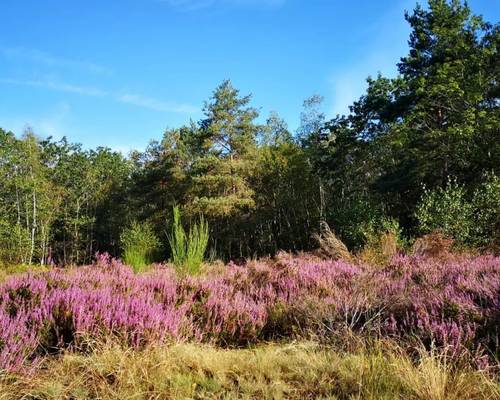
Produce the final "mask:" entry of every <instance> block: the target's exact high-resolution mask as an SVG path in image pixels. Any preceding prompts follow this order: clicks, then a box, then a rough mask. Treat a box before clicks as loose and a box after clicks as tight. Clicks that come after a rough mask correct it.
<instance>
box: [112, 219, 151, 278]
mask: <svg viewBox="0 0 500 400" xmlns="http://www.w3.org/2000/svg"><path fill="white" fill-rule="evenodd" d="M120 240H121V245H122V248H123V262H124V263H125V264H127V265H130V266H131V267H132V268H133V269H134V271H135V272H140V271H142V270H144V269H145V267H146V266H147V265H149V264H150V263H151V262H153V261H154V256H155V253H156V252H157V250H158V248H159V246H160V241H159V240H158V238H157V237H156V235H155V233H154V231H153V228H152V227H151V225H149V224H147V223H143V224H140V223H138V222H135V221H134V222H132V224H131V225H130V227H128V228H127V229H125V230H124V231H123V232H122V234H121V236H120Z"/></svg>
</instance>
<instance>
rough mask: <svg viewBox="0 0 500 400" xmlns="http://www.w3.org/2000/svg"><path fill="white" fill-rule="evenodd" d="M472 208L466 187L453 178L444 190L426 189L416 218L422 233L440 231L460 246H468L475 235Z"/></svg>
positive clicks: (416, 212)
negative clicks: (466, 194) (472, 235)
mask: <svg viewBox="0 0 500 400" xmlns="http://www.w3.org/2000/svg"><path fill="white" fill-rule="evenodd" d="M472 216H473V208H472V205H471V203H470V202H469V201H467V199H466V196H465V188H464V187H463V186H462V185H459V184H458V183H457V182H456V181H455V180H452V179H450V180H449V181H448V183H447V184H446V187H444V188H438V189H435V190H428V189H424V195H423V196H422V200H421V201H420V203H419V204H418V206H417V209H416V211H415V217H416V219H417V220H418V224H419V231H420V233H422V234H425V233H430V232H433V231H441V232H442V233H444V234H445V235H447V236H451V237H453V238H454V239H455V240H456V241H457V242H458V243H461V244H465V243H468V242H469V240H470V238H471V234H472Z"/></svg>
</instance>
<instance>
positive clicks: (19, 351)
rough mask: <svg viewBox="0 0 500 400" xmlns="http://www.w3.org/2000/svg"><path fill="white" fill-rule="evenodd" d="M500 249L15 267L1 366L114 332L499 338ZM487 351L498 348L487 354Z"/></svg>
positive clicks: (226, 340)
mask: <svg viewBox="0 0 500 400" xmlns="http://www.w3.org/2000/svg"><path fill="white" fill-rule="evenodd" d="M499 326H500V258H497V257H494V256H476V257H473V256H466V255H457V256H455V257H449V258H445V259H432V258H426V257H420V256H402V255H396V256H394V257H393V259H392V261H391V263H389V264H388V265H386V266H385V267H383V268H377V269H373V268H369V267H367V266H365V265H363V264H359V265H355V264H352V263H349V262H346V261H342V260H339V261H333V260H322V259H320V258H318V257H314V256H311V255H301V256H292V255H287V254H280V255H279V256H278V257H277V258H276V259H267V260H261V261H257V260H256V261H251V262H248V263H246V264H245V265H236V264H233V263H230V264H228V265H227V266H226V267H225V268H223V269H221V268H216V269H213V270H211V271H210V272H209V273H207V274H204V275H198V276H189V275H188V276H178V274H176V273H175V271H174V270H173V269H171V268H169V267H162V266H158V265H156V266H153V267H152V269H151V270H150V271H148V272H145V273H143V274H134V272H133V271H132V270H131V269H130V268H129V267H127V266H125V265H123V264H122V263H121V262H120V261H118V260H112V259H110V258H109V257H107V256H105V255H101V256H98V257H97V259H96V262H95V264H94V265H90V266H84V267H78V268H72V269H68V270H63V269H57V268H54V269H51V270H49V271H46V272H28V273H26V274H22V275H14V276H12V277H10V278H9V279H7V281H6V282H4V283H3V284H2V285H0V328H1V329H0V368H7V369H22V368H25V367H26V366H29V365H35V364H36V363H37V362H38V361H39V360H40V359H41V358H43V357H44V356H45V355H47V354H51V353H55V352H59V351H61V350H62V349H65V348H74V349H81V348H82V346H83V348H84V347H85V343H87V342H88V341H89V340H102V339H104V340H106V339H107V338H108V339H109V338H113V339H114V340H117V341H119V342H120V343H122V344H123V345H126V346H132V347H134V348H142V347H144V346H147V345H148V344H151V343H165V342H171V341H187V340H190V341H200V342H208V343H212V344H217V345H220V346H235V345H236V346H244V345H248V344H250V343H258V342H259V341H262V340H271V339H280V340H283V339H288V340H290V339H295V338H298V337H304V336H306V337H309V336H314V337H319V338H323V339H326V338H328V337H334V336H339V335H340V336H341V335H343V333H344V332H346V331H353V332H357V333H363V334H364V335H368V336H371V335H375V336H387V335H389V336H391V337H394V338H396V339H398V340H399V341H400V342H401V344H402V345H404V344H405V343H406V344H407V345H408V347H409V348H413V346H414V344H415V341H419V342H421V343H423V344H424V345H426V346H428V347H430V346H432V345H435V346H440V347H442V348H449V349H450V352H452V353H459V352H461V351H462V349H467V350H469V351H485V350H488V351H489V352H490V353H488V354H490V356H491V357H493V356H492V354H493V353H494V352H495V351H496V349H497V348H498V341H499ZM497 356H498V355H497Z"/></svg>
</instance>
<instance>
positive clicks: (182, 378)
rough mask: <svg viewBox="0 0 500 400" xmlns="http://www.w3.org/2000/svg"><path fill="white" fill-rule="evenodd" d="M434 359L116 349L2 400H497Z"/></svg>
mask: <svg viewBox="0 0 500 400" xmlns="http://www.w3.org/2000/svg"><path fill="white" fill-rule="evenodd" d="M446 361H447V360H446V358H445V357H444V356H441V355H439V354H433V353H425V352H424V353H422V354H421V358H420V361H419V362H418V363H414V362H412V361H411V360H410V359H409V358H408V357H407V356H405V355H403V353H401V352H400V351H399V350H398V349H397V348H395V347H394V346H389V345H386V344H384V343H382V342H377V343H374V344H373V345H372V346H370V347H368V346H367V345H366V344H365V345H363V346H358V348H357V349H355V350H353V351H352V352H349V353H342V352H340V353H339V352H336V351H334V350H333V349H332V348H324V347H320V346H319V345H318V344H315V343H310V342H306V343H295V344H286V345H278V344H266V345H262V346H259V347H257V348H254V349H239V350H224V349H216V348H213V347H208V346H200V345H194V344H176V345H171V346H165V347H158V346H157V347H151V348H148V349H145V350H143V351H133V350H130V349H123V348H120V347H117V346H116V345H108V346H104V347H101V348H99V350H98V351H96V352H95V353H94V354H93V355H91V356H84V355H78V354H71V353H68V354H66V355H64V356H63V357H62V358H60V359H53V360H51V361H48V362H47V363H46V364H45V365H43V366H42V367H40V368H39V369H38V370H37V371H35V373H34V375H32V376H5V377H4V379H3V381H2V384H1V387H0V399H2V400H7V399H21V398H22V399H75V400H76V399H285V398H286V399H313V398H314V399H315V398H322V399H410V400H411V399H415V400H420V399H421V400H434V399H435V400H441V399H451V400H459V399H464V400H465V399H467V400H469V399H495V398H499V397H498V396H499V395H500V391H499V384H498V382H495V381H494V380H493V379H491V378H488V377H486V376H485V375H484V374H482V373H480V372H478V371H475V370H473V369H472V368H466V367H463V368H461V369H455V368H452V367H451V366H450V365H448V364H447V362H446Z"/></svg>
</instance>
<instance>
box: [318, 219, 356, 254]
mask: <svg viewBox="0 0 500 400" xmlns="http://www.w3.org/2000/svg"><path fill="white" fill-rule="evenodd" d="M320 228H321V229H320V233H319V234H316V235H315V236H314V238H315V239H316V241H317V242H318V243H319V250H318V252H319V255H320V256H323V257H326V258H330V259H333V260H339V259H341V260H346V261H352V259H353V257H352V255H351V253H350V252H349V250H348V249H347V246H346V245H345V244H344V243H343V242H342V241H341V240H340V239H339V238H337V236H335V233H333V231H332V230H331V229H330V227H329V226H328V224H327V223H326V222H322V223H321V227H320Z"/></svg>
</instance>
